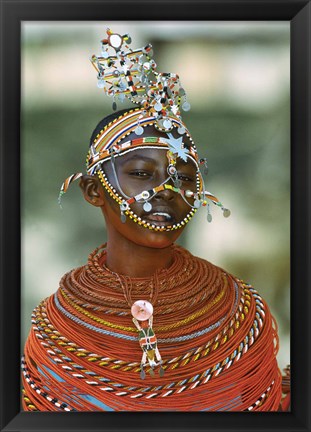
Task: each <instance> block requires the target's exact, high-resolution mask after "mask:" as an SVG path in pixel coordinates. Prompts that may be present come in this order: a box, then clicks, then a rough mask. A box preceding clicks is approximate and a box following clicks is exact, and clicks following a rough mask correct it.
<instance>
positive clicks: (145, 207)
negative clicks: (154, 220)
mask: <svg viewBox="0 0 311 432" xmlns="http://www.w3.org/2000/svg"><path fill="white" fill-rule="evenodd" d="M143 209H144V210H145V211H146V212H150V210H151V209H152V205H151V204H150V203H149V202H147V201H146V202H145V203H144V205H143Z"/></svg>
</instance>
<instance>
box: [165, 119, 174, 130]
mask: <svg viewBox="0 0 311 432" xmlns="http://www.w3.org/2000/svg"><path fill="white" fill-rule="evenodd" d="M163 126H164V128H165V129H170V128H171V127H172V122H171V120H168V119H165V120H164V122H163Z"/></svg>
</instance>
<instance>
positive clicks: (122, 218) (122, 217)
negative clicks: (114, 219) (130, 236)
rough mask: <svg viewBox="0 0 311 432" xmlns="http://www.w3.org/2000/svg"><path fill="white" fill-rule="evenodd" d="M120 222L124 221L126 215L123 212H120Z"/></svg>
mask: <svg viewBox="0 0 311 432" xmlns="http://www.w3.org/2000/svg"><path fill="white" fill-rule="evenodd" d="M121 222H122V223H125V222H126V216H125V214H124V213H121Z"/></svg>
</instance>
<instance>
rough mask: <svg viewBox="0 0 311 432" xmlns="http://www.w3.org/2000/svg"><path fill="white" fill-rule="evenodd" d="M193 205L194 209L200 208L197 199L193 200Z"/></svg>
mask: <svg viewBox="0 0 311 432" xmlns="http://www.w3.org/2000/svg"><path fill="white" fill-rule="evenodd" d="M193 205H194V207H195V208H200V207H201V201H200V200H198V199H196V200H194V203H193Z"/></svg>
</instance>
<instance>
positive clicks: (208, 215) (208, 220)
mask: <svg viewBox="0 0 311 432" xmlns="http://www.w3.org/2000/svg"><path fill="white" fill-rule="evenodd" d="M212 219H213V218H212V215H211V214H210V213H207V222H212Z"/></svg>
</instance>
